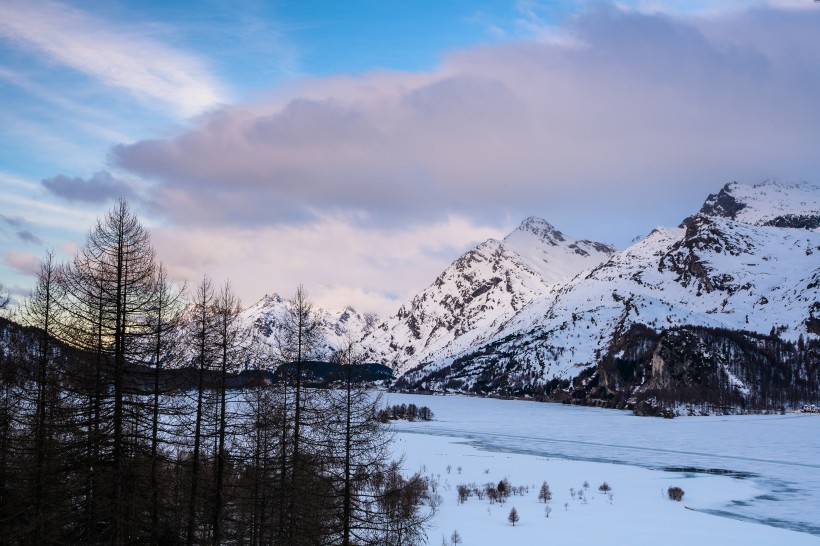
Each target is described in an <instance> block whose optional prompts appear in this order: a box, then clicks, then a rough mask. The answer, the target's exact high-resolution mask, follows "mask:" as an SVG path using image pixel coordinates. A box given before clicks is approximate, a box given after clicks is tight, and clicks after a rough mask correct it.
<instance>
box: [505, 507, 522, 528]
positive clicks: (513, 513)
mask: <svg viewBox="0 0 820 546" xmlns="http://www.w3.org/2000/svg"><path fill="white" fill-rule="evenodd" d="M520 519H521V518H520V517H519V515H518V510H516V509H515V506H513V507H512V510H510V515H508V516H507V521H509V522H510V523H512V525H513V527H515V524H516V523H518V522H519V520H520Z"/></svg>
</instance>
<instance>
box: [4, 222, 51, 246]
mask: <svg viewBox="0 0 820 546" xmlns="http://www.w3.org/2000/svg"><path fill="white" fill-rule="evenodd" d="M0 220H2V221H3V222H5V223H6V224H8V225H9V226H11V227H12V228H14V229H15V230H16V232H15V234H16V235H17V237H18V238H19V239H20V240H21V241H23V242H24V243H31V244H35V245H40V244H42V241H41V240H40V238H39V237H37V236H36V235H35V234H34V233H32V232H31V231H30V230H29V229H26V228H25V226H26V225H28V222H27V221H26V219H25V218H23V217H22V216H14V217H12V216H6V215H5V214H0Z"/></svg>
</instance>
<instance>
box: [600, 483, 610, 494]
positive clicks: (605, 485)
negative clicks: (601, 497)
mask: <svg viewBox="0 0 820 546" xmlns="http://www.w3.org/2000/svg"><path fill="white" fill-rule="evenodd" d="M598 491H600V492H601V493H609V492H610V491H612V487H610V485H609V484H608V483H606V482H604V483H602V484H601V485H599V486H598Z"/></svg>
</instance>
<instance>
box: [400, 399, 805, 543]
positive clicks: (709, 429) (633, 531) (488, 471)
mask: <svg viewBox="0 0 820 546" xmlns="http://www.w3.org/2000/svg"><path fill="white" fill-rule="evenodd" d="M386 399H387V400H386V401H387V402H388V403H390V404H401V403H407V404H409V403H415V404H417V405H419V406H422V405H424V406H428V407H430V408H431V409H432V410H433V412H434V413H435V419H436V420H435V421H433V422H412V423H409V422H404V421H401V422H396V423H395V424H394V430H396V432H397V441H396V447H395V449H396V452H397V454H402V453H403V454H404V456H405V467H406V468H407V470H408V471H421V472H422V473H423V474H424V475H426V476H428V477H429V478H431V479H434V480H435V481H437V482H438V486H437V492H438V494H439V495H440V496H441V505H440V506H439V508H438V511H437V514H436V515H435V517H434V518H433V520H432V522H431V528H430V530H429V533H428V536H429V542H428V543H429V544H431V545H438V544H441V543H442V538H445V539H446V540H448V541H449V539H450V537H451V535H452V533H453V531H455V530H457V531H458V533H459V535H460V536H461V538H462V540H463V544H466V545H470V544H476V545H483V544H487V545H491V544H504V543H505V542H507V543H510V544H544V543H564V544H596V545H597V544H613V545H618V544H629V545H630V546H631V545H641V544H646V545H649V544H651V545H653V546H654V545H656V544H658V543H663V544H681V545H683V544H686V545H692V544H736V543H742V544H744V545H756V544H760V545H764V544H765V545H768V544H790V545H792V544H794V545H801V544H807V545H808V544H812V545H820V523H819V522H820V511H818V510H819V509H818V506H820V463H818V462H817V460H816V455H817V453H820V416H816V415H785V416H779V415H777V416H760V415H757V416H731V417H691V418H688V417H687V418H676V419H674V420H664V419H657V418H647V417H635V416H633V415H631V414H629V413H627V412H620V411H614V410H600V409H596V408H584V407H574V406H564V405H560V404H543V403H535V402H524V401H508V400H493V399H481V398H468V397H456V396H446V397H444V396H418V395H398V394H389V395H387V397H386ZM448 466H449V467H450V470H449V472H448V470H447V467H448ZM459 467H461V472H460V473H459V470H458V468H459ZM502 478H506V479H507V480H509V482H510V483H511V484H512V485H513V486H525V487H528V489H529V490H528V492H525V493H524V494H523V495H513V496H511V497H510V498H509V499H508V500H507V502H506V503H505V504H504V505H501V504H490V502H489V501H488V500H487V499H486V497H485V498H484V500H479V499H477V498H476V497H475V496H472V497H470V498H469V499H468V500H467V501H466V502H465V503H464V504H458V495H457V492H456V488H457V486H458V485H459V484H471V483H474V484H476V485H483V484H485V483H488V482H492V483H498V481H499V480H501V479H502ZM544 480H546V481H547V482H548V483H549V486H550V489H551V491H552V500H551V501H550V503H549V505H550V507H551V512H550V514H549V517H548V518H547V517H545V511H544V507H545V505H544V504H543V503H540V502H539V501H538V491H539V488H540V486H541V483H542V482H543V481H544ZM585 481H587V482H588V483H589V489H587V490H586V491H585V493H586V494H585V497H586V500H585V501H584V500H581V499H579V498H578V495H577V493H576V496H575V498H573V497H572V495H571V494H570V488H574V489H575V490H576V492H577V491H578V490H579V489H583V483H584V482H585ZM604 481H606V482H607V483H608V484H609V485H610V486H612V491H611V494H612V498H611V499H610V498H609V495H604V494H602V493H601V492H599V490H598V487H599V485H600V484H601V483H603V482H604ZM670 486H678V487H681V488H682V489H683V490H684V491H685V495H684V498H683V501H682V502H673V501H670V500H669V499H668V498H667V496H666V491H667V489H668V487H670ZM565 504H566V505H565ZM513 506H515V508H516V510H517V511H518V513H519V515H520V521H519V522H518V523H517V524H516V526H515V527H513V526H512V525H511V524H510V523H509V521H508V520H507V517H508V515H509V512H510V510H511V508H512V507H513ZM687 508H688V509H687Z"/></svg>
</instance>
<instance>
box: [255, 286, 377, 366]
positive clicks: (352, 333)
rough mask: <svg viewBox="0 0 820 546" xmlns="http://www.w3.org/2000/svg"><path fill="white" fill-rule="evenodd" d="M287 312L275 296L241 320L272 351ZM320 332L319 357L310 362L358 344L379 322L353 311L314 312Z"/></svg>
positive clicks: (281, 300)
mask: <svg viewBox="0 0 820 546" xmlns="http://www.w3.org/2000/svg"><path fill="white" fill-rule="evenodd" d="M289 308H290V303H289V302H288V300H285V299H283V298H282V297H280V296H279V295H278V294H273V295H266V296H265V297H264V298H262V299H261V300H259V301H258V302H256V303H255V304H254V305H252V306H250V307H248V308H247V309H245V310H244V311H243V312H242V318H241V320H242V321H243V322H244V323H245V324H246V325H247V326H246V327H247V328H250V329H251V330H252V331H253V332H254V334H256V335H258V336H259V337H261V338H262V339H263V340H264V341H266V342H267V343H268V344H270V345H271V346H272V347H276V335H277V332H278V331H279V330H280V328H281V325H282V320H283V317H284V316H285V315H286V314H287V312H288V310H289ZM315 311H316V316H317V318H318V321H319V329H320V331H321V333H322V339H323V341H322V342H321V343H320V347H319V348H318V354H316V355H312V357H311V358H319V359H321V358H327V357H329V356H330V355H331V354H332V353H333V352H335V351H336V350H337V349H338V348H340V347H342V346H344V344H345V343H346V342H347V339H348V337H349V338H350V339H351V340H353V341H357V340H359V339H361V338H362V337H364V336H365V335H366V334H368V333H369V332H370V331H372V330H373V327H374V326H375V325H376V323H377V322H378V319H377V317H376V316H375V315H372V314H360V313H358V312H356V310H355V309H353V308H352V307H347V308H345V309H343V310H342V311H339V312H336V313H331V312H329V311H325V310H324V309H316V310H315Z"/></svg>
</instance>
